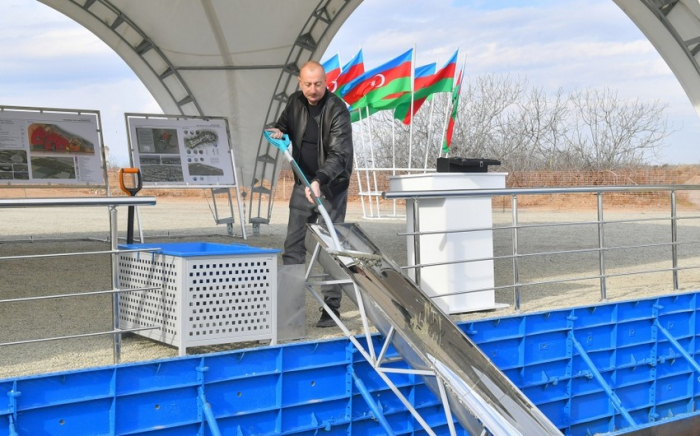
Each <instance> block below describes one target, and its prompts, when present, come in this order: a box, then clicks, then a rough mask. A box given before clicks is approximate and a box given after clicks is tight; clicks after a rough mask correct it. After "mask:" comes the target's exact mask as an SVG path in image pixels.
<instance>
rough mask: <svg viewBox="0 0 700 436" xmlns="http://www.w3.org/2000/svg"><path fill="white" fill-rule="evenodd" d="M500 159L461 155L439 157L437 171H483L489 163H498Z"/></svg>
mask: <svg viewBox="0 0 700 436" xmlns="http://www.w3.org/2000/svg"><path fill="white" fill-rule="evenodd" d="M500 164H501V161H500V160H494V159H468V158H463V157H439V158H438V160H437V172H438V173H485V172H487V171H488V167H489V165H500Z"/></svg>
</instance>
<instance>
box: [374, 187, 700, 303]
mask: <svg viewBox="0 0 700 436" xmlns="http://www.w3.org/2000/svg"><path fill="white" fill-rule="evenodd" d="M691 190H693V191H697V190H700V185H637V186H583V187H570V188H518V189H474V190H440V191H400V192H390V191H387V192H384V193H382V197H383V198H384V199H394V200H396V199H404V200H406V202H407V205H408V204H409V203H410V204H411V205H412V207H413V210H412V216H413V217H414V228H413V231H407V232H402V233H399V234H398V235H399V236H409V237H413V245H414V247H415V248H414V250H415V252H414V264H413V265H408V266H403V267H401V268H402V270H413V271H415V274H416V277H420V271H421V269H422V268H427V267H434V266H441V265H452V264H461V263H464V264H468V263H474V262H482V261H488V260H506V259H511V262H512V271H513V283H512V284H511V285H503V286H494V287H492V288H491V287H490V288H483V289H475V290H469V291H458V292H449V293H444V294H440V296H438V297H433V298H442V297H447V296H453V295H461V294H467V293H472V292H480V291H488V290H496V289H507V288H512V289H513V307H514V310H515V311H516V312H517V311H520V310H521V303H522V301H521V288H522V287H526V286H534V285H545V284H552V283H563V282H571V281H584V280H593V279H597V280H599V282H600V284H599V289H600V301H606V300H607V279H608V278H611V277H622V276H627V275H634V274H651V273H658V272H665V271H671V272H672V275H673V289H674V290H675V291H678V290H679V289H680V285H679V277H678V273H679V271H683V270H689V269H697V268H700V265H697V266H696V265H692V266H686V267H679V254H678V247H679V246H681V245H690V244H697V243H698V241H684V242H680V241H679V240H678V221H679V220H681V219H685V220H688V219H700V216H694V215H693V216H686V217H679V216H678V213H677V191H691ZM610 192H622V193H631V192H669V193H670V202H671V209H670V216H669V217H658V218H657V217H654V218H643V219H623V220H612V221H606V220H605V217H604V202H603V195H604V194H605V193H610ZM574 193H594V194H596V197H597V198H596V199H597V207H596V211H597V219H596V220H595V221H582V222H566V223H545V224H520V223H519V222H518V196H519V195H541V194H574ZM507 195H510V196H511V213H512V218H511V220H512V224H511V225H509V226H498V227H490V228H489V227H486V228H474V229H457V230H450V231H429V232H422V231H421V230H420V223H419V221H418V219H419V213H418V209H419V208H420V200H421V199H423V198H448V197H489V198H492V197H494V196H507ZM669 220H670V223H671V241H670V242H663V243H651V244H640V245H627V246H615V247H606V245H605V225H607V224H621V223H625V224H626V223H637V222H648V221H662V222H666V221H669ZM416 223H418V225H416ZM570 225H595V226H596V228H597V237H598V246H597V247H596V248H587V249H576V250H561V251H551V252H538V253H526V254H520V253H519V251H518V248H519V247H518V245H519V243H518V231H519V230H520V229H525V228H527V229H538V228H548V227H559V226H570ZM484 230H491V231H494V230H511V232H512V249H513V254H512V255H505V256H491V257H485V258H479V259H461V260H460V259H458V260H454V261H447V262H432V263H421V262H420V256H419V253H420V251H419V250H420V242H419V239H420V236H422V235H439V234H445V235H447V234H452V233H463V232H477V231H484ZM666 246H670V247H671V262H672V267H671V268H660V269H653V270H644V271H632V272H623V273H608V272H607V271H606V261H605V253H606V252H608V251H613V250H618V251H619V250H632V249H640V248H650V247H666ZM580 253H597V254H598V269H599V272H598V274H597V275H592V276H579V277H574V278H566V279H555V280H543V281H536V282H525V283H522V282H521V281H520V280H521V278H520V265H519V259H521V258H526V257H541V256H552V255H561V254H580ZM416 283H420V281H418V280H416Z"/></svg>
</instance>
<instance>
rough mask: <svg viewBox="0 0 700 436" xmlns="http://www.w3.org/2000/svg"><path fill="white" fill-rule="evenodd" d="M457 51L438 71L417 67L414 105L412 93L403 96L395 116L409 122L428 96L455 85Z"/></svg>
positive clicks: (445, 90)
mask: <svg viewBox="0 0 700 436" xmlns="http://www.w3.org/2000/svg"><path fill="white" fill-rule="evenodd" d="M457 53H458V52H457V51H455V52H454V54H453V55H452V57H451V58H450V59H449V60H448V61H447V63H446V64H445V66H444V67H442V68H441V69H440V70H439V71H438V72H437V73H435V72H434V71H435V70H434V65H435V64H431V65H433V72H429V70H428V69H427V67H429V66H425V67H420V68H416V77H415V79H414V81H413V83H414V87H413V105H412V106H411V96H410V94H408V95H404V96H402V97H401V100H402V101H401V103H400V104H398V105H397V106H396V110H395V111H394V118H396V119H398V120H401V121H402V122H403V123H404V124H409V123H410V122H411V120H412V119H413V115H415V114H416V112H418V109H420V107H421V106H422V105H423V103H425V101H426V100H427V99H428V97H429V96H430V95H432V94H435V93H436V92H450V91H452V90H453V86H454V76H455V70H456V65H457ZM411 109H412V110H411Z"/></svg>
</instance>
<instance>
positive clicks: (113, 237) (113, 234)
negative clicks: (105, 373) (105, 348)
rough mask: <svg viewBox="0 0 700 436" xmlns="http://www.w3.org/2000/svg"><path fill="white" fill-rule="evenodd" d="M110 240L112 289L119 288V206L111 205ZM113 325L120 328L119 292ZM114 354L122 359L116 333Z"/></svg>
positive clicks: (120, 339) (116, 294)
mask: <svg viewBox="0 0 700 436" xmlns="http://www.w3.org/2000/svg"><path fill="white" fill-rule="evenodd" d="M109 241H110V244H111V248H112V255H111V258H112V259H111V260H112V289H113V290H116V289H119V253H117V250H118V249H119V235H118V234H117V207H116V206H114V205H112V206H109ZM112 326H113V329H114V331H118V330H119V293H117V292H115V293H114V294H112ZM112 343H113V349H112V355H113V358H114V363H115V364H117V363H119V362H120V361H121V354H122V335H121V333H114V335H113V341H112Z"/></svg>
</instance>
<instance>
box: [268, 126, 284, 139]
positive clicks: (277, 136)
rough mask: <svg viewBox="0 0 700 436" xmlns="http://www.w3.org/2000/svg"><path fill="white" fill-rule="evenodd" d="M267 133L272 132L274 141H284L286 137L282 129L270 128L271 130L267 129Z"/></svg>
mask: <svg viewBox="0 0 700 436" xmlns="http://www.w3.org/2000/svg"><path fill="white" fill-rule="evenodd" d="M265 130H266V131H268V132H270V136H272V138H273V139H282V137H283V136H284V133H282V131H281V130H280V129H277V128H274V127H270V128H269V129H265Z"/></svg>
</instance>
